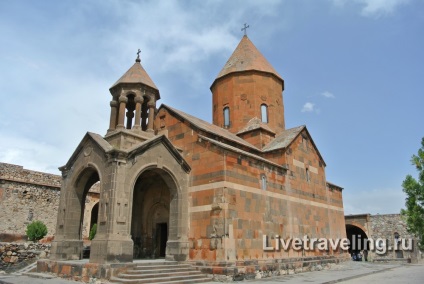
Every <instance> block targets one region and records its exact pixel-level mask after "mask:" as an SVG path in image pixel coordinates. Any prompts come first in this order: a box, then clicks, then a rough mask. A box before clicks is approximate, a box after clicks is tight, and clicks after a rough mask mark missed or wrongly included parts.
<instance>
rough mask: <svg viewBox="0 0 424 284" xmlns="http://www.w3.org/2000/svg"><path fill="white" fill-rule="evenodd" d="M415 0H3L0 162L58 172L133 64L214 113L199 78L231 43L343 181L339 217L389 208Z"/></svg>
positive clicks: (407, 95)
mask: <svg viewBox="0 0 424 284" xmlns="http://www.w3.org/2000/svg"><path fill="white" fill-rule="evenodd" d="M423 11H424V1H418V0H415V1H414V0H409V1H408V0H350V1H348V0H320V1H315V0H296V1H294V0H293V1H265V0H262V1H118V0H116V1H112V0H99V1H82V0H81V1H78V0H62V1H56V0H52V1H47V0H44V1H29V0H28V1H22V0H15V1H8V0H1V1H0V34H1V37H0V96H1V103H0V134H1V135H0V161H1V162H8V163H14V164H19V165H22V166H24V167H25V168H28V169H33V170H39V171H47V172H51V173H59V171H58V170H57V168H58V167H59V166H62V165H64V164H65V163H66V161H67V159H68V158H69V157H70V155H71V154H72V152H73V151H74V149H75V147H76V146H77V145H78V143H79V141H80V140H81V139H82V137H83V136H84V134H85V132H86V131H92V132H96V133H99V134H105V133H106V130H107V128H108V122H109V111H110V108H109V101H110V99H111V96H110V93H109V91H108V90H109V87H111V86H112V84H113V83H114V82H115V81H116V80H117V79H118V78H119V77H120V76H121V75H122V74H123V73H124V72H125V71H126V70H127V69H128V68H129V67H130V66H131V65H132V64H133V62H134V59H135V57H136V51H137V49H138V48H140V49H141V60H142V65H143V66H144V68H145V69H146V70H147V72H148V73H149V74H150V76H151V78H152V79H153V81H154V82H155V84H156V85H157V86H158V88H159V90H160V92H161V97H162V99H161V101H159V102H160V103H165V104H168V105H170V106H173V107H175V108H178V109H180V110H182V111H185V112H187V113H190V114H192V115H195V116H198V117H200V118H202V119H204V120H206V121H209V122H210V121H211V100H212V98H211V93H210V90H209V87H210V85H211V84H212V82H213V80H214V79H215V77H216V75H217V74H218V73H219V71H220V70H221V68H222V67H223V66H224V64H225V62H226V61H227V59H228V58H229V57H230V55H231V53H232V52H233V50H234V49H235V47H236V46H237V44H238V42H239V41H240V39H241V37H242V35H243V33H242V32H241V27H243V24H244V23H247V24H249V25H250V28H249V29H248V31H247V33H248V36H249V38H250V39H251V40H252V42H253V43H254V44H255V45H256V46H257V48H258V49H259V50H260V51H261V52H262V54H263V55H264V56H265V57H266V58H267V59H268V61H270V62H271V64H272V65H273V66H274V68H275V69H276V70H277V71H278V72H279V73H280V74H281V75H282V77H283V78H284V80H285V87H286V88H285V91H284V103H285V116H286V126H287V127H288V128H289V127H295V126H298V125H303V124H306V125H307V127H308V130H309V131H310V133H311V135H312V137H313V139H314V141H315V144H316V145H317V146H318V148H319V150H320V152H321V154H322V156H323V157H324V160H325V161H326V163H327V169H326V174H327V179H328V180H329V181H331V182H333V183H335V184H338V185H340V186H342V187H344V188H345V190H344V192H343V195H344V196H343V197H344V206H345V213H346V214H356V213H372V214H377V213H380V214H383V213H398V212H399V210H400V208H401V207H402V206H403V205H404V199H405V196H404V195H403V193H402V188H401V184H402V181H403V179H404V178H405V176H406V175H407V174H408V173H411V174H413V175H414V176H416V172H415V169H414V167H412V166H411V164H410V157H411V156H412V154H414V153H416V152H417V150H418V148H419V147H420V141H421V138H422V137H423V136H424V131H423V130H424V127H423V125H422V122H423V105H424V96H423V94H422V86H421V84H420V83H421V82H422V81H423V80H424V76H423V75H424V71H423V70H424V55H423V54H424V34H423V30H424V12H423Z"/></svg>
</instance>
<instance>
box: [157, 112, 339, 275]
mask: <svg viewBox="0 0 424 284" xmlns="http://www.w3.org/2000/svg"><path fill="white" fill-rule="evenodd" d="M158 117H160V120H161V121H160V122H159V121H158V120H157V121H156V124H157V125H159V123H160V125H161V131H162V132H163V133H166V134H167V135H168V138H169V139H170V140H171V142H172V143H173V144H174V145H175V146H176V147H177V148H180V149H181V150H182V155H183V156H184V158H185V160H186V161H187V162H188V163H189V164H190V166H191V169H192V171H191V173H190V176H191V180H190V184H189V198H190V208H189V216H190V218H189V228H190V231H189V241H190V260H192V261H206V262H207V263H209V264H213V263H215V264H216V263H220V262H227V261H230V262H237V261H243V262H246V261H249V260H272V259H287V258H296V259H298V258H304V257H315V256H332V255H334V256H336V257H337V256H341V255H342V252H341V251H336V252H333V251H331V250H330V251H318V250H315V251H306V250H293V249H289V250H287V251H285V250H272V251H265V250H264V249H263V236H264V235H267V236H268V238H269V240H270V241H271V245H274V240H273V239H274V236H275V235H278V236H280V237H281V238H283V239H288V238H294V237H299V238H303V237H304V236H305V235H307V236H308V238H321V237H324V238H332V239H336V238H345V237H346V232H345V224H344V212H343V203H342V193H341V188H339V187H337V186H333V187H331V188H330V187H328V185H327V182H326V179H325V163H324V162H323V161H322V159H321V157H320V155H319V153H318V152H317V150H316V148H315V146H314V144H313V142H312V139H311V138H310V137H309V134H308V133H307V131H306V130H303V132H302V133H301V135H299V136H298V137H297V138H296V139H295V141H294V142H293V143H292V144H291V145H290V147H289V148H287V149H284V150H276V151H273V152H270V153H265V154H264V153H262V152H259V151H258V153H253V152H252V154H257V155H262V156H263V157H264V158H266V159H268V160H270V161H272V162H267V161H266V160H265V159H260V158H259V159H257V158H256V157H252V156H251V155H250V154H249V153H247V152H248V150H249V149H242V148H243V147H241V146H240V145H235V146H237V147H234V149H233V148H231V147H227V148H225V146H224V147H222V145H219V142H217V143H216V142H215V143H214V142H211V141H209V140H207V139H204V138H202V137H205V136H206V137H207V136H209V137H212V136H211V135H212V134H210V133H205V132H204V131H202V130H200V129H197V128H196V127H194V126H192V125H190V123H189V122H187V121H183V120H182V119H181V120H180V119H179V118H177V117H175V116H174V115H173V114H172V113H169V112H168V111H167V110H166V108H161V109H160V110H159V113H158V115H157V118H158ZM199 135H200V136H199ZM223 139H224V138H222V140H223ZM218 140H219V139H218ZM226 142H227V145H228V144H231V142H229V141H226ZM244 150H246V151H245V152H244ZM251 151H254V150H251ZM281 165H283V166H284V167H282V166H281ZM285 168H287V170H286V169H285ZM306 169H308V175H307V174H306ZM262 177H264V178H265V185H264V184H263V180H262ZM215 272H218V273H220V272H219V271H215Z"/></svg>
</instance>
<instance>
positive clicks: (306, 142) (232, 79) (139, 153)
mask: <svg viewBox="0 0 424 284" xmlns="http://www.w3.org/2000/svg"><path fill="white" fill-rule="evenodd" d="M211 91H212V98H213V100H212V106H211V107H212V108H213V112H212V113H213V118H212V121H213V123H212V124H211V123H208V122H206V121H203V120H201V119H199V118H196V117H194V116H191V115H189V114H187V113H184V112H182V111H180V110H177V109H174V108H173V107H171V106H168V105H164V104H162V105H160V106H158V104H157V102H158V101H159V100H160V92H159V88H158V87H157V86H156V85H155V84H154V82H153V80H152V79H151V78H150V76H149V75H148V73H147V72H146V70H144V68H143V67H142V65H141V60H140V59H139V58H137V59H136V62H135V63H134V65H133V66H132V67H131V68H130V69H129V70H128V71H127V72H126V73H125V74H124V75H123V76H122V77H121V78H120V79H119V80H118V81H117V82H116V83H115V84H114V85H113V86H112V87H111V88H110V93H111V95H112V100H111V102H110V108H111V112H110V122H109V129H108V131H107V134H106V135H105V136H101V135H99V134H95V133H87V134H86V135H85V137H84V138H83V139H82V141H81V143H80V144H79V145H78V147H77V148H76V150H75V152H74V153H73V155H72V156H71V158H70V159H69V161H68V162H67V163H66V165H65V166H63V167H61V168H60V170H61V171H62V189H61V195H60V201H59V210H58V217H57V226H56V235H55V239H54V241H53V243H52V250H51V259H52V260H58V261H59V260H73V259H80V258H81V255H82V249H83V241H82V238H81V230H82V226H81V224H82V221H81V220H83V212H84V200H85V197H86V195H87V193H88V191H89V190H90V188H91V187H92V185H94V184H96V183H98V184H99V186H100V197H99V206H98V217H97V222H98V224H97V234H96V236H95V238H94V239H93V240H92V243H91V254H90V263H98V264H108V263H125V262H132V261H133V260H135V259H152V258H161V257H162V258H165V259H166V260H176V261H185V262H191V263H193V264H195V265H197V266H200V267H202V268H203V270H204V271H208V272H211V273H223V274H226V273H232V272H231V271H233V270H231V269H233V268H234V267H237V266H240V267H251V266H253V268H252V269H255V266H256V268H257V266H258V265H261V263H268V264H269V263H272V262H274V263H276V262H290V261H293V262H297V263H299V262H300V263H301V262H303V261H306V262H314V261H317V262H319V261H322V260H323V259H324V260H326V261H327V260H328V261H337V260H339V259H341V258H344V257H345V255H346V254H345V252H344V251H342V250H341V249H335V250H333V249H328V250H325V251H322V250H318V249H316V248H315V249H306V248H304V247H303V248H301V249H294V248H292V247H289V248H287V249H281V248H280V249H278V248H276V247H275V246H274V247H272V248H270V247H269V243H275V240H277V239H278V240H279V239H283V240H288V239H290V238H297V237H298V238H304V237H305V236H306V238H308V239H312V238H327V239H341V238H345V237H346V231H345V221H344V210H343V200H342V188H341V187H339V186H337V185H334V184H332V183H330V182H328V181H327V180H326V176H325V167H326V164H325V161H324V159H323V157H322V156H321V154H320V152H319V150H318V148H317V147H316V145H315V143H314V141H313V139H312V137H311V135H310V133H309V132H308V130H307V128H306V126H299V127H295V128H290V129H287V128H286V126H285V120H284V102H283V91H284V80H283V78H282V76H281V75H280V74H279V73H278V72H277V71H276V70H275V69H274V68H273V67H272V66H271V64H270V63H269V62H268V61H267V60H266V59H265V57H264V56H263V55H262V54H261V53H260V52H259V50H258V49H257V48H256V47H255V46H254V44H253V43H252V42H251V41H250V39H249V38H248V37H247V36H246V35H245V36H244V37H243V38H242V39H241V41H240V43H239V45H238V46H237V48H236V49H235V51H234V53H233V54H232V55H231V57H230V58H229V60H228V61H227V63H226V64H225V65H224V67H223V69H222V70H221V72H220V73H219V74H218V76H217V78H216V79H215V80H214V81H213V83H212V86H211ZM248 269H249V268H248Z"/></svg>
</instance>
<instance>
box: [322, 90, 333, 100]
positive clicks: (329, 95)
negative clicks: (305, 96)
mask: <svg viewBox="0 0 424 284" xmlns="http://www.w3.org/2000/svg"><path fill="white" fill-rule="evenodd" d="M321 96H323V97H326V98H329V99H334V98H335V96H334V95H333V94H332V93H330V92H328V91H325V92H323V93H321Z"/></svg>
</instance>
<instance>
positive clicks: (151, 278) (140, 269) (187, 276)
mask: <svg viewBox="0 0 424 284" xmlns="http://www.w3.org/2000/svg"><path fill="white" fill-rule="evenodd" d="M110 281H111V283H131V284H145V283H152V284H153V283H154V284H163V283H174V284H177V283H178V284H189V283H204V282H209V281H211V279H210V278H207V277H206V276H205V275H204V274H202V273H201V272H200V271H198V270H196V269H195V268H193V267H192V266H190V265H189V264H179V263H178V262H176V261H163V262H151V263H143V264H139V265H137V266H135V267H133V268H131V269H129V270H127V271H126V272H125V273H120V274H119V275H118V276H116V277H112V279H110Z"/></svg>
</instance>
